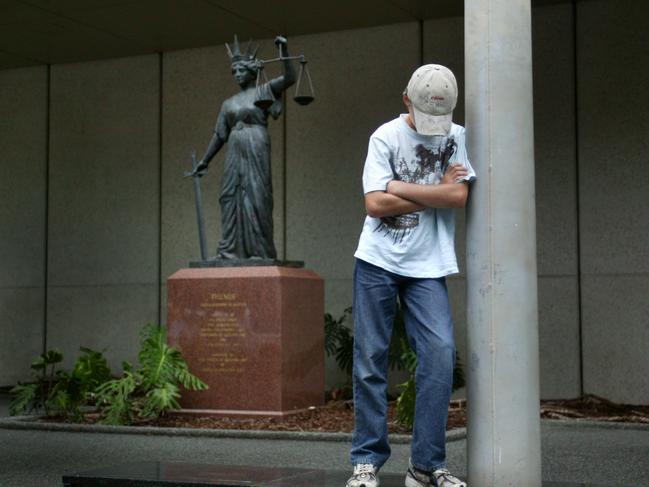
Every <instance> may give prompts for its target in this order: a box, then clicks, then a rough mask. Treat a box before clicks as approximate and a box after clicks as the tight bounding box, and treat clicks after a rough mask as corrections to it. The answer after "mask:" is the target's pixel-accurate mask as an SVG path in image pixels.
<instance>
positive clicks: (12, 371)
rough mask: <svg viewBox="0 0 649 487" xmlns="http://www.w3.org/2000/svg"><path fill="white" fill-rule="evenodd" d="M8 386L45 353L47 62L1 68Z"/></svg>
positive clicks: (2, 370)
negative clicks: (40, 354) (9, 68)
mask: <svg viewBox="0 0 649 487" xmlns="http://www.w3.org/2000/svg"><path fill="white" fill-rule="evenodd" d="M0 114H1V115H0V195H2V197H1V198H2V204H0V228H1V229H2V238H0V269H1V270H2V272H0V323H2V325H1V327H0V328H1V333H0V337H2V338H0V385H10V384H14V383H15V382H16V381H18V380H28V379H29V378H30V369H29V364H30V363H31V361H32V360H33V358H34V356H35V355H38V354H39V353H40V352H42V344H43V316H44V309H43V308H44V304H43V298H44V285H45V283H44V280H45V277H44V276H45V274H44V267H45V221H46V174H47V68H46V67H42V66H41V67H36V68H23V69H13V70H5V71H0Z"/></svg>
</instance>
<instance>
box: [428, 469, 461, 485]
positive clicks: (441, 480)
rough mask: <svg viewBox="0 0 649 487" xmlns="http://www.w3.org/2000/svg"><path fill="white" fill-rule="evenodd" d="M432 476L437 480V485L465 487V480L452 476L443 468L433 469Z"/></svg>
mask: <svg viewBox="0 0 649 487" xmlns="http://www.w3.org/2000/svg"><path fill="white" fill-rule="evenodd" d="M433 478H434V479H435V481H436V482H437V487H467V484H466V482H462V481H461V480H460V479H458V478H457V477H453V476H452V475H451V474H450V472H449V471H448V470H446V469H445V468H440V469H437V470H435V471H434V472H433Z"/></svg>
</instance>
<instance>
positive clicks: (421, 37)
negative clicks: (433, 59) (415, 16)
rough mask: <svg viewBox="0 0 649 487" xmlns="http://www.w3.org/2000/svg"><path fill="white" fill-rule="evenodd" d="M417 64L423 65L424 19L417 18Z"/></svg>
mask: <svg viewBox="0 0 649 487" xmlns="http://www.w3.org/2000/svg"><path fill="white" fill-rule="evenodd" d="M419 65H420V66H423V65H424V19H419Z"/></svg>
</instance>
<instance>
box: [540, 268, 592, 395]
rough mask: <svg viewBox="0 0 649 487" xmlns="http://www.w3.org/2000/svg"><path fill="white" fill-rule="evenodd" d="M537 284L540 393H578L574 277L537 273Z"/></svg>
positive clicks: (576, 291)
mask: <svg viewBox="0 0 649 487" xmlns="http://www.w3.org/2000/svg"><path fill="white" fill-rule="evenodd" d="M538 286H539V287H538V289H539V349H540V366H541V397H542V398H544V399H557V398H573V397H577V396H579V394H580V393H581V384H580V383H581V378H580V350H579V348H580V344H579V339H580V337H579V326H578V322H579V321H578V320H579V316H578V313H579V310H578V307H577V304H576V303H577V302H578V296H577V293H578V288H577V286H578V283H577V277H576V276H565V277H540V278H539V282H538Z"/></svg>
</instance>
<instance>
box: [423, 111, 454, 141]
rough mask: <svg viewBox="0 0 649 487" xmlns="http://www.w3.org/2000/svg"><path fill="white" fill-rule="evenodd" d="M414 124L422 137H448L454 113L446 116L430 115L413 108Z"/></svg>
mask: <svg viewBox="0 0 649 487" xmlns="http://www.w3.org/2000/svg"><path fill="white" fill-rule="evenodd" d="M413 112H414V113H413V115H414V118H415V120H414V123H415V128H416V129H417V132H418V133H420V134H422V135H448V133H449V132H450V131H451V125H452V124H453V112H451V113H448V114H446V115H429V114H428V113H424V112H422V111H419V110H417V109H416V108H415V107H413Z"/></svg>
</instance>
